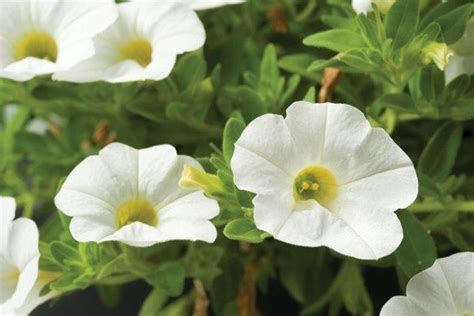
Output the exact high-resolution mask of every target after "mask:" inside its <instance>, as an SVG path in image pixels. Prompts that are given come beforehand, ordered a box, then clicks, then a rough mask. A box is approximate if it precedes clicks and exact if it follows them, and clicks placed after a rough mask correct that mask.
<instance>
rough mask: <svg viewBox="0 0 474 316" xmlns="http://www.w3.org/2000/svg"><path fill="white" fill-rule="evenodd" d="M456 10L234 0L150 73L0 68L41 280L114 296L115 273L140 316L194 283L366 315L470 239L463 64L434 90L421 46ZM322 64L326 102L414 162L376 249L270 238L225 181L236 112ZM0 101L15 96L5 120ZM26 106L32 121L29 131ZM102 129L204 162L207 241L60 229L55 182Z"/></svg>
mask: <svg viewBox="0 0 474 316" xmlns="http://www.w3.org/2000/svg"><path fill="white" fill-rule="evenodd" d="M438 2H439V1H438ZM472 10H473V6H472V4H466V1H462V0H459V1H458V0H453V1H448V2H447V3H437V2H436V1H434V0H433V1H431V2H429V3H428V4H425V5H420V2H419V1H418V0H397V1H396V2H395V4H394V6H393V7H392V8H391V10H390V11H389V12H388V13H387V15H382V14H381V13H380V12H379V11H378V10H377V8H376V7H374V11H373V12H371V13H369V14H367V15H359V16H356V15H355V14H354V12H353V11H352V8H351V6H350V1H346V0H326V1H316V0H309V1H306V0H265V1H261V0H248V1H247V3H246V4H245V5H242V6H230V7H224V8H221V9H219V10H215V11H214V10H211V11H207V12H203V13H200V15H201V18H202V20H203V22H204V24H205V26H206V31H207V43H206V46H205V47H204V49H203V50H201V51H198V52H195V53H191V54H187V55H184V56H182V57H180V58H179V60H178V63H177V65H176V66H175V68H174V70H173V72H172V74H171V76H170V77H169V78H167V79H165V80H162V81H159V82H140V83H128V84H116V85H112V84H106V83H94V84H81V85H77V84H69V83H64V82H54V81H51V80H50V79H49V78H37V79H35V80H32V81H30V82H27V83H18V82H13V81H8V80H0V109H1V111H0V139H1V142H0V143H1V146H0V173H1V176H0V193H1V194H2V195H12V196H15V197H16V198H17V202H18V204H19V205H20V207H21V208H22V210H23V215H24V216H26V217H34V219H35V220H36V221H37V222H38V223H41V231H40V236H41V237H40V238H41V244H40V248H41V254H42V257H41V270H43V271H49V272H50V273H55V274H57V275H59V277H58V278H57V279H56V280H55V281H54V282H52V283H51V284H49V285H48V286H47V287H46V288H45V289H44V290H43V291H45V292H46V291H50V290H54V291H60V292H61V293H63V294H64V295H67V294H68V293H70V292H72V291H77V290H80V289H84V288H87V287H90V286H97V288H98V292H99V294H100V297H101V298H102V300H103V302H104V304H106V305H107V306H114V305H116V304H118V303H119V302H120V297H121V296H120V295H121V287H122V285H124V284H126V283H128V282H132V281H134V280H138V279H141V280H143V281H145V282H147V283H148V284H149V285H150V286H151V287H152V288H153V290H152V291H151V292H150V294H149V295H148V297H147V298H146V300H145V301H144V304H143V306H142V307H141V311H140V315H143V316H148V315H185V314H187V313H189V312H190V311H191V310H193V309H194V308H195V304H196V301H198V300H199V298H200V296H202V293H200V290H199V289H200V286H199V284H202V286H203V287H204V289H205V291H206V292H207V296H208V297H207V299H208V300H209V301H210V310H211V311H212V312H213V313H214V314H215V315H238V314H239V313H242V312H243V311H248V312H249V313H250V314H249V315H254V314H252V313H256V310H257V309H259V310H260V311H262V312H264V314H272V312H273V314H275V313H278V312H279V311H281V310H282V308H283V309H284V308H286V306H294V309H291V310H289V311H288V314H296V313H297V311H299V312H301V313H302V314H303V315H338V314H339V313H342V312H343V311H346V312H349V313H351V314H354V315H372V314H374V313H377V312H378V310H379V309H380V307H381V305H382V304H383V303H384V302H385V301H386V300H387V299H388V298H389V297H390V296H391V295H393V294H395V293H403V291H404V288H405V285H406V283H407V281H408V279H409V278H411V277H412V276H413V275H414V274H416V273H417V272H419V271H421V270H423V269H425V268H427V267H429V266H430V265H431V264H432V263H433V261H434V260H435V259H436V258H437V257H440V256H443V255H446V254H450V253H452V252H457V251H460V250H467V251H474V246H473V245H474V233H473V232H474V229H473V227H474V217H473V215H472V213H471V214H470V213H469V212H465V211H468V210H470V211H472V210H473V209H474V205H473V204H474V202H473V201H474V191H473V188H474V168H473V166H474V153H473V148H474V123H473V121H472V119H474V94H473V93H474V89H473V88H474V80H473V78H472V77H469V76H467V75H464V76H461V77H459V78H457V79H455V80H454V81H452V82H450V83H449V84H448V85H446V84H445V79H444V74H443V73H442V72H441V71H440V70H438V69H437V68H436V67H435V66H434V65H424V64H423V62H422V60H421V58H420V51H421V49H422V48H423V47H424V46H425V45H426V44H427V43H428V42H430V41H439V42H444V43H447V44H448V45H449V44H452V43H454V42H456V41H457V40H458V39H459V38H460V37H461V35H462V34H463V33H464V28H465V25H466V21H467V20H468V19H469V18H470V17H471V15H472ZM315 32H316V33H315ZM315 47H316V48H315ZM327 67H334V68H337V69H339V70H341V71H342V73H343V75H342V77H341V78H340V80H339V82H338V84H337V86H335V89H334V91H333V95H332V97H333V101H334V102H343V103H348V104H352V105H354V106H357V107H358V108H360V109H361V110H363V111H365V112H366V114H367V116H368V117H369V118H370V119H371V121H372V123H373V124H374V125H376V126H381V127H383V128H385V129H386V130H387V131H389V132H390V133H391V134H392V137H393V138H394V140H395V141H396V142H397V143H398V144H399V145H400V146H401V147H402V148H404V150H406V151H407V153H408V154H409V155H410V157H411V158H412V160H413V161H414V162H415V164H416V166H417V172H418V176H419V180H420V197H419V200H418V202H417V203H416V204H415V205H413V206H412V207H411V208H409V209H408V210H400V211H398V216H399V219H400V220H401V222H402V225H403V229H404V236H405V238H404V240H403V242H402V244H401V246H400V247H399V249H398V250H397V251H396V252H395V253H394V254H392V255H390V256H388V257H386V258H383V259H381V260H379V261H376V262H375V261H361V260H355V259H350V258H346V257H342V256H341V255H339V254H336V253H334V252H331V251H328V250H327V249H323V248H317V249H310V248H298V247H293V246H289V245H285V244H282V243H278V242H275V241H274V240H272V239H271V238H268V237H270V236H269V235H268V234H267V233H265V232H262V231H260V230H258V229H257V228H256V226H255V223H254V222H253V218H252V215H253V205H252V198H253V196H252V194H251V193H249V192H244V191H240V190H238V188H237V187H236V186H235V184H234V181H233V175H232V171H231V168H230V159H231V157H232V153H233V148H234V143H235V141H236V140H237V139H238V137H239V136H240V134H241V133H242V131H243V129H244V128H245V126H246V124H248V123H249V122H250V121H252V120H253V119H254V118H256V117H257V116H259V115H262V114H264V113H269V112H271V113H284V111H285V108H286V107H287V106H288V105H289V104H290V103H291V102H293V101H296V100H303V99H305V100H308V101H315V99H316V96H317V92H318V90H319V89H321V87H322V86H323V85H324V82H323V81H324V80H323V77H324V76H323V69H325V68H327ZM9 104H15V105H17V106H18V109H17V111H16V112H15V113H14V114H13V116H12V117H10V118H9V119H8V120H6V118H4V117H3V116H5V113H3V112H4V111H3V109H4V107H5V106H7V105H9ZM34 118H41V119H42V120H45V121H46V122H47V123H48V126H49V127H48V130H47V131H45V132H44V133H42V134H36V133H32V132H31V131H29V130H28V128H27V126H28V124H30V123H31V122H32V120H33V119H34ZM114 140H117V141H120V142H123V143H127V144H129V145H131V146H134V147H137V148H143V147H146V146H151V145H156V144H160V143H170V144H173V145H174V146H176V147H178V150H179V152H180V153H183V154H190V155H192V156H194V157H202V158H200V162H201V163H202V164H203V166H204V167H205V169H206V171H207V172H209V173H211V174H214V175H216V176H217V177H218V179H219V181H220V182H222V184H223V186H224V188H225V190H224V191H223V192H217V193H215V194H214V195H213V197H214V198H216V199H217V200H218V201H219V203H220V206H221V210H222V211H221V214H220V215H219V216H218V217H217V218H216V219H215V220H214V223H215V225H216V226H218V227H219V228H220V229H219V230H220V231H223V234H220V236H219V238H218V240H217V242H216V243H215V244H213V245H207V244H203V243H187V242H169V243H165V244H161V245H156V246H153V247H149V248H145V249H136V248H131V247H124V246H123V245H120V244H118V243H113V242H108V243H104V244H94V243H85V244H84V243H78V242H76V241H74V240H73V238H72V237H71V236H70V234H69V232H68V231H69V230H68V220H69V219H67V218H66V217H64V216H62V215H60V213H59V212H57V210H56V209H55V206H54V204H53V202H52V201H53V199H54V196H55V194H56V191H57V188H58V187H59V185H60V184H61V181H62V180H63V178H64V176H65V175H67V174H68V173H69V171H70V170H71V169H72V168H73V167H74V166H75V165H77V163H79V162H80V161H81V160H82V159H83V158H85V157H86V156H88V155H91V154H94V153H96V152H97V151H98V150H99V149H100V148H101V147H103V146H104V145H106V144H107V143H109V142H111V141H114ZM394 189H396V188H394ZM236 241H237V242H236ZM374 274H375V275H379V276H380V275H382V276H383V277H382V279H381V278H380V277H379V278H378V279H377V280H373V277H371V275H374ZM192 280H195V281H196V282H198V285H195V284H194V283H196V282H194V283H193V282H192ZM393 280H395V282H393ZM397 280H398V284H397ZM374 284H375V285H376V286H374ZM380 284H384V287H385V285H386V284H387V285H388V286H391V287H392V288H391V289H390V291H389V293H388V294H387V293H382V292H381V291H379V290H376V289H378V288H380ZM252 296H253V298H252ZM255 296H257V297H258V304H257V302H256V301H255ZM275 296H277V300H278V301H279V302H281V303H277V304H275V303H274V302H273V301H274V300H275ZM201 299H203V298H202V297H201ZM255 304H257V305H258V306H254V305H255Z"/></svg>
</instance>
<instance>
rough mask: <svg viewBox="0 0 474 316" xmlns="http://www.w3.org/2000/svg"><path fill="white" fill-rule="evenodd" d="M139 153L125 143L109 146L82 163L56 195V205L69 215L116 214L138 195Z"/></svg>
mask: <svg viewBox="0 0 474 316" xmlns="http://www.w3.org/2000/svg"><path fill="white" fill-rule="evenodd" d="M137 185H138V151H137V150H136V149H133V148H131V147H129V146H126V145H122V144H110V145H108V146H106V147H105V148H104V149H103V150H102V151H101V152H100V153H99V155H98V156H92V157H88V158H86V159H85V160H83V161H82V162H81V163H80V164H79V165H77V166H76V168H74V170H73V171H72V172H71V173H70V174H69V176H68V177H67V179H66V181H65V182H64V184H63V186H62V188H61V190H60V191H59V193H58V194H57V195H56V198H55V203H56V206H57V207H58V208H59V209H60V210H61V211H63V212H64V213H65V214H67V215H69V216H75V215H94V214H97V213H100V214H106V213H107V212H108V213H113V212H114V210H115V209H116V208H117V207H118V206H120V205H121V204H122V203H123V202H124V201H126V200H127V199H129V198H131V197H136V196H137V193H138V187H137Z"/></svg>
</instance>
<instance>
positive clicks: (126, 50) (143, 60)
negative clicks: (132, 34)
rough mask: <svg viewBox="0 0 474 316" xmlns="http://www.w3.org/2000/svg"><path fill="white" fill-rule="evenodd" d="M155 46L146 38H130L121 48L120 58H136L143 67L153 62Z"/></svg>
mask: <svg viewBox="0 0 474 316" xmlns="http://www.w3.org/2000/svg"><path fill="white" fill-rule="evenodd" d="M152 52H153V48H152V46H151V44H150V41H149V40H147V39H144V38H134V39H132V40H129V41H128V42H126V43H125V45H123V46H122V47H121V48H120V56H119V59H120V60H122V61H123V60H134V61H136V62H137V63H138V64H140V65H141V66H143V67H146V66H148V65H149V64H150V63H151V55H152Z"/></svg>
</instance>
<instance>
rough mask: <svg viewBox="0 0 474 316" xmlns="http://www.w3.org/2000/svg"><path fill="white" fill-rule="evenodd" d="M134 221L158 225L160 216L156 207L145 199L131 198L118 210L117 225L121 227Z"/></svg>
mask: <svg viewBox="0 0 474 316" xmlns="http://www.w3.org/2000/svg"><path fill="white" fill-rule="evenodd" d="M133 222H140V223H143V224H147V225H150V226H156V224H157V223H158V218H157V216H156V210H155V207H154V206H153V205H152V204H151V203H150V202H148V201H147V200H144V199H131V200H129V201H127V202H125V203H123V204H122V205H121V206H120V207H119V208H118V210H117V215H116V218H115V223H116V224H117V227H119V228H121V227H123V226H125V225H128V224H131V223H133Z"/></svg>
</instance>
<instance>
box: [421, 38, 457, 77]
mask: <svg viewBox="0 0 474 316" xmlns="http://www.w3.org/2000/svg"><path fill="white" fill-rule="evenodd" d="M451 56H453V51H452V50H451V49H450V48H449V47H448V45H446V43H438V42H430V43H428V45H426V46H425V47H424V48H423V50H422V55H421V61H422V62H423V63H424V64H426V65H427V64H429V63H432V62H433V63H435V64H436V66H437V67H438V68H439V70H441V71H444V68H445V67H446V65H447V64H448V61H449V58H451Z"/></svg>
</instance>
